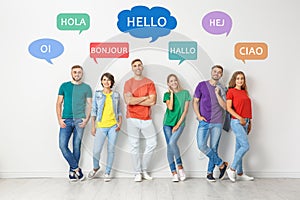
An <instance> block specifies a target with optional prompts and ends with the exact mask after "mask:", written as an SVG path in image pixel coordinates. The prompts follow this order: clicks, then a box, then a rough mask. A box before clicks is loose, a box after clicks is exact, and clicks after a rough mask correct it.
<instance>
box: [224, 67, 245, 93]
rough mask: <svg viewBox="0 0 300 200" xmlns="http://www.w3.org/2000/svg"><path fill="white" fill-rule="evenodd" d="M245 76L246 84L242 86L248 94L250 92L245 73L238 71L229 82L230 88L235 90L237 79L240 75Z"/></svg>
mask: <svg viewBox="0 0 300 200" xmlns="http://www.w3.org/2000/svg"><path fill="white" fill-rule="evenodd" d="M240 74H241V75H243V76H244V84H243V85H242V87H241V89H242V90H245V91H246V92H247V94H248V90H247V83H246V76H245V74H244V72H242V71H236V72H234V73H233V74H232V77H231V79H230V81H229V84H228V88H235V86H236V84H235V81H236V78H237V76H238V75H240Z"/></svg>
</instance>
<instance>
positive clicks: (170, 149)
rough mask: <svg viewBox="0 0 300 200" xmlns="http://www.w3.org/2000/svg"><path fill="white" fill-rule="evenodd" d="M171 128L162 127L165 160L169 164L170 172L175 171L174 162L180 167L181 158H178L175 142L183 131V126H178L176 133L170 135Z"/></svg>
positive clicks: (178, 153) (178, 152)
mask: <svg viewBox="0 0 300 200" xmlns="http://www.w3.org/2000/svg"><path fill="white" fill-rule="evenodd" d="M172 128H173V126H164V127H163V129H164V134H165V138H166V142H167V158H168V162H169V166H170V169H171V172H175V171H176V167H175V161H174V157H175V160H176V163H177V165H182V161H181V157H180V151H179V148H178V145H177V141H178V139H179V137H180V135H181V133H182V131H183V129H184V126H180V127H179V128H178V129H177V131H175V132H174V133H172Z"/></svg>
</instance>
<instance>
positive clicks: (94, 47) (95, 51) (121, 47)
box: [90, 42, 129, 64]
mask: <svg viewBox="0 0 300 200" xmlns="http://www.w3.org/2000/svg"><path fill="white" fill-rule="evenodd" d="M90 57H91V58H93V59H94V61H95V62H96V63H97V64H98V62H97V60H96V58H128V57H129V43H127V42H102V43H101V42H94V43H90Z"/></svg>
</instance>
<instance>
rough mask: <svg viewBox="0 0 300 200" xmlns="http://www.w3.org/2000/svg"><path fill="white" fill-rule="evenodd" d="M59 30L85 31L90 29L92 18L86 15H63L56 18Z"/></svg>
mask: <svg viewBox="0 0 300 200" xmlns="http://www.w3.org/2000/svg"><path fill="white" fill-rule="evenodd" d="M56 24H57V28H58V29H59V30H68V31H70V30H71V31H73V30H80V32H79V34H80V33H81V32H82V31H83V30H88V29H89V28H90V16H89V15H88V14H85V13H61V14H59V15H57V18H56Z"/></svg>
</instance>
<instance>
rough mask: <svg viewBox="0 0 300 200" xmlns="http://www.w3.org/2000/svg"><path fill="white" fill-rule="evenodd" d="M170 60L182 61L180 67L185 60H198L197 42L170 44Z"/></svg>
mask: <svg viewBox="0 0 300 200" xmlns="http://www.w3.org/2000/svg"><path fill="white" fill-rule="evenodd" d="M169 59H170V60H180V62H179V64H178V65H180V64H181V63H182V62H183V61H185V60H197V42H194V41H176V42H175V41H173V42H169Z"/></svg>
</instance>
